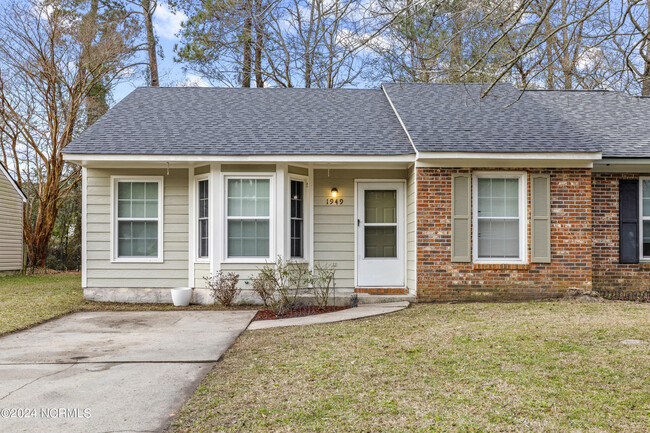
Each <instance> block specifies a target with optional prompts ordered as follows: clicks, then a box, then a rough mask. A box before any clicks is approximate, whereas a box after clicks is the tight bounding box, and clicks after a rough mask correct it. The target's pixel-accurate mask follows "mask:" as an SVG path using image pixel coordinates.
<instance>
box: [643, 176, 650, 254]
mask: <svg viewBox="0 0 650 433" xmlns="http://www.w3.org/2000/svg"><path fill="white" fill-rule="evenodd" d="M641 194H642V199H643V216H650V180H644V181H643V182H642V183H641ZM643 232H644V233H645V228H644V230H643ZM644 249H645V247H644ZM643 255H644V256H645V255H646V254H645V252H644V253H643Z"/></svg>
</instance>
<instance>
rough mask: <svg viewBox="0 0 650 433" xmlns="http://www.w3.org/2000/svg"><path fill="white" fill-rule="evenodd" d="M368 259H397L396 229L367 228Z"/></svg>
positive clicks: (366, 251) (366, 250)
mask: <svg viewBox="0 0 650 433" xmlns="http://www.w3.org/2000/svg"><path fill="white" fill-rule="evenodd" d="M365 256H366V257H397V228H396V227H368V226H366V227H365Z"/></svg>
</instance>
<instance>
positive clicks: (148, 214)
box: [145, 200, 158, 218]
mask: <svg viewBox="0 0 650 433" xmlns="http://www.w3.org/2000/svg"><path fill="white" fill-rule="evenodd" d="M145 218H158V202H157V201H151V200H149V201H147V202H146V204H145Z"/></svg>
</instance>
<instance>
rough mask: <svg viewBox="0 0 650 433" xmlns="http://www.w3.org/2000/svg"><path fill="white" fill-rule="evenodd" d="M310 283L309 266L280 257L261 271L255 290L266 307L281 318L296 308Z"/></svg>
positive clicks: (254, 286)
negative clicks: (299, 298)
mask: <svg viewBox="0 0 650 433" xmlns="http://www.w3.org/2000/svg"><path fill="white" fill-rule="evenodd" d="M310 283H311V271H310V270H309V265H307V264H306V263H302V262H294V261H290V260H284V259H283V258H282V257H281V256H278V258H277V260H276V262H275V263H272V264H268V265H265V266H263V267H262V268H261V269H259V274H258V276H257V279H256V280H255V282H254V283H253V290H255V292H256V293H257V294H258V295H259V296H260V297H261V298H262V301H263V302H264V305H266V306H267V307H269V308H271V309H272V310H273V312H274V313H275V314H276V316H280V315H283V314H285V313H286V312H288V311H290V310H291V309H293V308H295V307H296V305H297V302H296V301H297V299H298V294H299V293H300V290H301V289H305V288H307V287H308V286H309V284H310Z"/></svg>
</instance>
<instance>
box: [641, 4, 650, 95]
mask: <svg viewBox="0 0 650 433" xmlns="http://www.w3.org/2000/svg"><path fill="white" fill-rule="evenodd" d="M646 7H647V9H648V11H647V12H648V22H650V0H646ZM643 61H644V62H645V68H644V70H643V77H641V79H642V81H643V86H642V87H641V95H643V96H650V29H646V34H645V57H644V59H643Z"/></svg>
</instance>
